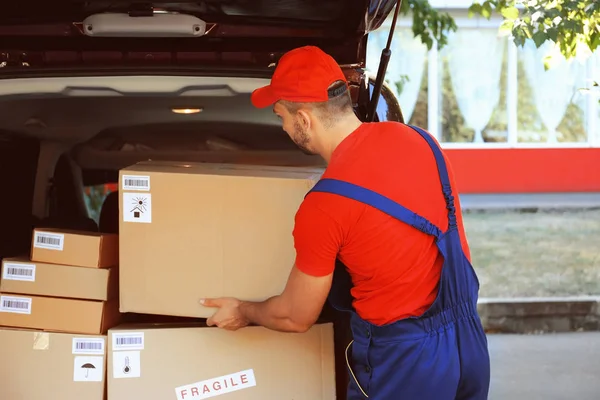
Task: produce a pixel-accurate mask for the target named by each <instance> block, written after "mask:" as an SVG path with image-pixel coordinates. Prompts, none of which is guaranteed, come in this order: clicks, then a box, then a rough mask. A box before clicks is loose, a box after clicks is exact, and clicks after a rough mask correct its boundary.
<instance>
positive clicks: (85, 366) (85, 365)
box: [81, 363, 96, 378]
mask: <svg viewBox="0 0 600 400" xmlns="http://www.w3.org/2000/svg"><path fill="white" fill-rule="evenodd" d="M81 368H85V377H86V378H87V377H88V375H89V373H90V369H96V367H94V365H93V364H90V363H85V364H83V365H82V366H81Z"/></svg>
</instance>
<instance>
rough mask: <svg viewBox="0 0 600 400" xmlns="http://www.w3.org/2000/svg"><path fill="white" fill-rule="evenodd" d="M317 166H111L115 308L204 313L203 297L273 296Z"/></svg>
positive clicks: (285, 271)
mask: <svg viewBox="0 0 600 400" xmlns="http://www.w3.org/2000/svg"><path fill="white" fill-rule="evenodd" d="M319 177H320V170H318V169H314V168H299V167H259V166H244V165H225V164H185V165H176V164H167V163H165V162H158V163H153V162H145V163H139V164H136V165H134V166H131V167H129V168H126V169H124V170H122V171H121V172H120V177H119V181H120V182H119V185H120V188H121V189H120V190H121V192H120V195H119V196H120V198H119V207H120V210H121V213H122V215H121V218H120V222H119V240H120V245H119V247H120V262H119V264H120V266H119V268H120V271H119V275H120V277H119V279H120V284H119V285H120V302H121V303H120V304H121V306H120V307H121V308H120V309H121V312H136V313H145V314H161V315H173V316H182V317H203V318H206V317H209V316H210V315H212V313H214V309H210V308H204V307H202V306H200V305H199V304H198V300H199V299H200V298H202V297H220V296H234V297H237V298H240V299H244V300H254V301H260V300H264V299H267V298H269V297H271V296H274V295H277V294H280V293H281V291H282V290H283V289H284V287H285V284H286V282H287V278H288V276H289V273H290V270H291V268H292V266H293V264H294V260H295V256H296V253H295V249H294V242H293V236H292V230H293V227H294V218H295V215H296V212H297V210H298V207H299V206H300V204H301V202H302V201H303V199H304V196H305V195H306V193H307V192H308V191H309V190H310V189H311V188H312V187H313V185H314V184H315V183H316V182H317V181H318V179H319Z"/></svg>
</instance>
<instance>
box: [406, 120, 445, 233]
mask: <svg viewBox="0 0 600 400" xmlns="http://www.w3.org/2000/svg"><path fill="white" fill-rule="evenodd" d="M407 126H409V127H411V128H412V129H413V130H415V131H417V133H418V134H419V135H421V137H422V138H423V139H425V140H426V141H427V143H428V144H429V147H430V148H431V150H432V151H433V155H434V157H435V162H436V164H437V168H438V175H439V176H440V182H441V184H442V193H443V194H444V199H446V208H447V209H448V230H450V229H452V228H456V207H455V206H454V196H453V195H452V185H450V177H449V176H448V168H447V166H446V160H445V159H444V155H443V154H442V150H441V149H440V148H439V146H438V145H437V143H436V141H435V139H433V137H432V136H431V135H429V134H428V133H427V132H425V131H424V130H423V129H421V128H419V127H417V126H412V125H407Z"/></svg>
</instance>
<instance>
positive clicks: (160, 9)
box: [0, 0, 396, 77]
mask: <svg viewBox="0 0 600 400" xmlns="http://www.w3.org/2000/svg"><path fill="white" fill-rule="evenodd" d="M395 3H396V0H204V1H179V2H154V3H150V2H135V1H127V0H125V1H123V0H121V1H118V0H113V1H110V2H109V1H97V0H91V1H80V0H71V1H61V2H56V1H47V2H43V3H42V2H39V3H37V2H31V3H30V4H27V3H25V4H23V3H9V4H6V5H3V10H2V13H0V36H2V41H1V42H0V43H1V44H0V53H1V59H0V63H1V64H0V66H1V67H2V68H0V76H2V75H4V76H5V77H6V76H7V74H9V75H12V74H10V73H9V71H12V72H17V71H23V72H25V71H30V72H33V71H39V70H44V71H46V72H47V71H48V70H52V69H65V68H67V69H68V70H69V71H70V72H76V71H78V70H84V69H89V68H98V67H103V68H104V67H112V68H111V69H114V68H121V69H122V68H135V69H137V70H139V68H165V67H167V68H170V69H173V68H174V67H175V68H177V69H178V70H182V71H183V70H185V69H186V68H193V69H197V68H210V69H213V70H214V69H219V70H220V71H221V72H223V73H226V72H228V71H229V70H230V69H237V70H239V69H242V70H244V71H245V73H249V72H251V71H253V70H263V71H264V69H266V68H268V67H269V66H270V65H272V64H273V63H275V62H277V60H278V59H279V57H280V56H281V55H282V54H283V53H285V52H286V51H288V50H290V49H292V48H294V47H297V46H302V45H308V44H312V45H317V46H319V47H321V48H322V49H323V50H324V51H326V52H328V53H330V54H331V55H332V56H333V57H334V58H335V59H336V60H337V61H338V62H339V63H340V64H341V65H342V66H349V67H353V66H360V67H363V66H364V64H365V58H366V48H365V47H366V39H367V35H368V33H369V32H370V31H373V30H375V29H377V28H378V27H379V26H381V24H382V22H383V21H384V20H385V18H386V17H387V16H388V14H389V13H390V12H391V11H392V10H393V8H394V6H395ZM106 13H122V14H125V15H129V16H134V17H137V18H145V19H146V20H147V21H150V23H151V24H152V23H153V22H154V20H157V19H156V18H154V17H156V16H158V15H160V14H162V15H165V14H169V15H176V14H185V15H186V16H193V17H196V18H199V19H200V20H202V21H203V23H205V24H206V25H205V26H206V33H204V34H203V35H199V36H197V37H189V36H188V37H165V36H162V37H156V36H155V35H146V36H141V37H140V36H137V37H136V36H132V35H125V36H123V35H120V36H119V35H118V36H112V37H95V36H90V35H87V34H86V25H85V21H86V18H88V17H90V16H92V15H98V14H106ZM153 36H154V37H153ZM215 67H216V68H215ZM187 72H189V71H187Z"/></svg>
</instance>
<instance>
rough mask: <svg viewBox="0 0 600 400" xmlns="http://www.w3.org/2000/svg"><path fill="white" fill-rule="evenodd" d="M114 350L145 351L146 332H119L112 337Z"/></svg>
mask: <svg viewBox="0 0 600 400" xmlns="http://www.w3.org/2000/svg"><path fill="white" fill-rule="evenodd" d="M112 338H113V340H112V349H113V350H144V332H119V333H113V336H112Z"/></svg>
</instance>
